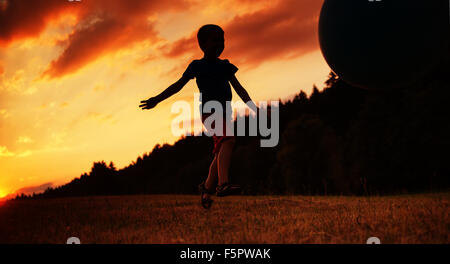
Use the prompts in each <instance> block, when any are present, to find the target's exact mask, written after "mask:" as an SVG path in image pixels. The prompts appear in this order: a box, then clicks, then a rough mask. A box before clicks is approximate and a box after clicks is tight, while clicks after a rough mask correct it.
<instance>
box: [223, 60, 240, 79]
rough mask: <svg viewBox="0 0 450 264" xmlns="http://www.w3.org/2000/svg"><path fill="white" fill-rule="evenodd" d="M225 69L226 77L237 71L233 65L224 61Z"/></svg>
mask: <svg viewBox="0 0 450 264" xmlns="http://www.w3.org/2000/svg"><path fill="white" fill-rule="evenodd" d="M224 62H225V69H226V73H227V76H228V77H231V76H233V75H234V74H235V73H236V72H237V71H238V70H239V69H238V67H236V66H235V65H234V64H232V63H230V62H229V61H228V60H224Z"/></svg>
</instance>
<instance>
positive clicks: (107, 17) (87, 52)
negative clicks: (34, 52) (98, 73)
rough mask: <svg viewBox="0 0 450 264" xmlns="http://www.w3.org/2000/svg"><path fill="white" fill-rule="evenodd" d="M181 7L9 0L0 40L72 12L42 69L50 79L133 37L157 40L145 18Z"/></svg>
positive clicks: (112, 0) (31, 32)
mask: <svg viewBox="0 0 450 264" xmlns="http://www.w3.org/2000/svg"><path fill="white" fill-rule="evenodd" d="M186 8H187V5H186V3H185V0H179V1H176V2H174V1H147V0H136V1H123V0H95V1H94V0H83V1H81V2H69V1H64V0H35V1H25V0H14V1H9V2H8V5H7V7H6V8H5V10H4V11H0V12H1V14H2V16H0V24H1V25H2V27H1V29H0V45H8V44H9V43H11V42H13V41H16V40H20V39H23V38H29V37H37V36H39V34H40V33H42V32H43V31H44V29H45V28H46V26H47V25H48V23H49V22H50V21H52V20H55V19H58V18H59V17H60V16H62V15H64V14H66V13H71V14H73V15H75V16H76V17H77V21H78V25H77V26H76V27H75V29H74V30H73V32H72V33H71V34H70V35H69V37H68V39H66V40H65V41H62V42H61V43H59V45H65V49H64V51H63V52H62V54H61V55H60V56H59V57H58V58H56V59H55V60H54V61H52V62H51V63H50V65H49V67H48V68H47V70H46V71H45V72H44V73H43V75H44V76H49V77H51V78H55V77H60V76H63V75H65V74H68V73H72V72H75V71H77V70H78V69H80V68H82V67H83V66H85V65H86V64H88V63H89V62H92V61H94V60H96V59H97V58H99V57H101V56H104V55H105V54H107V53H110V52H114V51H117V50H119V49H122V48H125V47H130V46H131V45H133V44H135V43H136V42H139V41H143V40H150V41H152V42H155V41H157V40H158V33H157V32H156V31H155V30H154V25H153V23H152V22H150V20H149V19H148V18H149V17H150V16H151V15H154V14H155V13H157V12H159V11H167V10H179V9H186Z"/></svg>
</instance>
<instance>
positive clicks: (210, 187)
mask: <svg viewBox="0 0 450 264" xmlns="http://www.w3.org/2000/svg"><path fill="white" fill-rule="evenodd" d="M197 39H198V44H199V45H200V49H201V50H202V51H203V53H204V57H203V58H202V59H200V60H194V61H192V62H191V63H190V64H189V66H188V68H187V69H186V71H185V72H184V74H183V76H182V77H181V78H180V79H179V80H178V81H176V82H175V83H174V84H172V85H170V86H169V87H168V88H167V89H166V90H164V91H163V92H162V93H160V94H159V95H157V96H155V97H151V98H150V99H148V100H144V101H141V105H139V106H140V107H142V109H143V110H144V109H151V108H153V107H155V106H156V105H157V104H158V103H159V102H161V101H163V100H165V99H167V98H169V97H170V96H172V95H173V94H175V93H177V92H179V91H180V90H181V89H182V88H183V87H184V86H185V85H186V83H187V82H188V81H189V80H190V79H193V78H196V80H197V86H198V88H199V90H200V93H201V103H202V104H203V105H204V104H205V103H206V102H208V101H217V102H219V103H220V104H221V105H222V107H223V110H224V111H223V112H224V113H225V109H226V105H227V104H229V103H230V102H231V87H230V83H231V85H232V86H233V88H234V90H235V91H236V93H237V94H238V95H239V97H241V99H242V100H243V101H244V102H246V103H247V105H249V106H250V108H251V109H252V110H253V111H255V112H256V113H257V112H258V109H257V107H256V105H255V104H254V103H253V102H252V100H251V99H250V96H249V95H248V93H247V91H246V90H245V89H244V87H242V85H241V84H240V83H239V81H238V80H237V78H236V76H235V73H236V71H237V70H238V68H237V67H236V66H234V65H233V64H231V63H230V62H229V61H228V60H221V59H219V58H218V57H219V56H220V54H221V53H222V51H223V49H224V42H225V39H224V31H223V30H222V28H220V27H219V26H217V25H204V26H202V27H201V28H200V29H199V31H198V33H197ZM202 109H203V108H202V106H201V108H200V112H201V113H202V122H203V123H204V122H205V120H206V119H207V118H208V116H209V115H210V114H204V113H203V111H202ZM226 118H227V117H226V116H225V115H224V116H223V120H222V121H223V126H222V127H223V128H224V130H225V126H226V124H225V123H226ZM230 118H231V117H230ZM213 140H214V150H213V153H214V159H213V161H212V163H211V165H210V167H209V174H208V178H207V179H206V181H204V182H202V183H201V184H200V185H199V190H200V192H201V202H202V205H203V207H204V208H209V207H210V206H211V204H212V199H211V195H212V194H214V193H215V194H216V195H217V196H219V197H220V196H227V195H231V194H236V193H239V192H240V190H241V188H240V187H239V186H238V185H233V184H230V183H229V181H228V169H229V167H230V160H231V154H232V151H233V146H234V143H235V138H234V136H228V135H225V133H224V134H223V136H217V135H213ZM216 186H217V187H216ZM215 187H216V188H215Z"/></svg>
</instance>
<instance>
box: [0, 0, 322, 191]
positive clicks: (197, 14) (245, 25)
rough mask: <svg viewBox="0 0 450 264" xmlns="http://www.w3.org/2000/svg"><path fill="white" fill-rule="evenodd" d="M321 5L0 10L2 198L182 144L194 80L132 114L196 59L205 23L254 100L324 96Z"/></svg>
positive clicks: (307, 1)
mask: <svg viewBox="0 0 450 264" xmlns="http://www.w3.org/2000/svg"><path fill="white" fill-rule="evenodd" d="M321 5H322V1H320V0H281V1H273V0H268V1H265V0H264V1H263V0H262V1H252V0H226V1H224V0H209V1H200V0H189V1H188V0H186V1H182V0H180V1H175V0H174V1H138V0H135V1H126V0H123V1H119V0H81V2H69V1H67V0H39V1H38V0H36V1H25V0H9V1H8V0H0V197H2V196H5V195H7V194H8V193H12V192H15V191H17V190H18V189H21V188H28V187H32V186H40V187H39V188H34V189H33V190H34V191H39V190H42V188H45V187H48V186H52V185H53V186H55V185H60V184H64V183H66V182H69V181H70V180H71V179H73V178H75V177H79V176H80V175H81V174H82V173H83V172H89V171H90V168H91V167H92V163H93V162H94V161H100V160H105V161H106V162H108V163H109V161H113V162H114V163H115V164H116V167H117V168H122V167H124V166H126V165H128V164H129V163H130V162H132V161H133V160H135V159H136V158H137V157H138V156H139V155H142V154H143V153H146V152H149V151H151V150H152V148H153V147H154V146H155V145H156V144H157V143H173V142H174V141H175V140H177V137H175V136H173V135H172V133H171V122H172V119H173V118H174V117H175V116H176V115H175V114H171V111H170V108H171V105H172V103H174V102H175V101H177V100H186V101H188V102H191V103H192V104H193V94H194V93H195V92H197V91H198V89H197V87H196V84H195V81H190V82H189V83H188V85H187V86H186V87H185V88H184V89H183V90H182V91H181V92H180V93H179V94H177V95H175V96H173V97H171V98H170V99H169V100H167V101H165V102H163V103H161V104H159V105H158V106H157V107H156V108H155V109H152V110H150V111H142V110H140V109H139V107H138V105H139V101H140V100H143V99H147V98H148V97H150V96H154V95H156V94H157V93H159V92H161V91H162V90H164V89H165V88H167V86H168V85H170V84H171V83H173V82H174V81H176V80H177V79H178V78H179V77H181V74H182V73H183V72H184V70H185V68H186V67H187V65H188V64H189V62H190V61H191V60H192V59H194V58H201V57H202V53H201V51H200V49H199V48H198V45H197V41H196V38H195V34H196V32H197V30H198V28H199V27H200V26H202V25H204V24H210V23H213V24H218V25H220V26H222V27H223V28H224V30H225V51H224V53H223V54H222V56H221V58H223V59H224V58H226V59H229V60H230V62H232V63H233V64H235V65H236V66H237V67H238V68H239V71H238V72H237V74H236V76H237V78H238V79H239V80H240V82H241V83H242V84H243V86H244V87H245V88H246V89H247V91H248V92H249V94H250V96H251V97H252V99H253V100H254V101H256V102H258V101H261V100H269V99H279V98H281V99H282V100H286V99H289V98H291V96H292V95H294V94H296V93H298V92H299V91H300V90H304V91H305V92H306V93H308V94H309V93H310V92H311V89H312V86H313V84H316V85H317V86H318V87H319V88H321V87H322V86H323V82H324V81H325V80H326V77H327V75H328V73H329V71H330V69H329V67H328V66H327V64H326V63H325V61H324V59H323V57H322V54H321V52H320V50H319V47H318V37H317V22H318V15H319V11H320V7H321ZM233 99H234V100H240V99H239V98H238V96H237V95H236V94H235V93H234V92H233ZM24 190H28V191H30V190H31V189H29V188H28V189H24Z"/></svg>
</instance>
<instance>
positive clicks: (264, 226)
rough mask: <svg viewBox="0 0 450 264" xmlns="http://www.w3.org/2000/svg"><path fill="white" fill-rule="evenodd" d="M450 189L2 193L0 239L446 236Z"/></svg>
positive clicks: (435, 239) (437, 239) (420, 239)
mask: <svg viewBox="0 0 450 264" xmlns="http://www.w3.org/2000/svg"><path fill="white" fill-rule="evenodd" d="M449 198H450V194H448V193H441V194H423V195H414V196H413V195H412V196H392V197H340V196H334V197H333V196H328V197H320V196H244V197H242V196H241V197H238V196H237V197H226V198H216V199H215V200H216V201H215V203H214V204H213V207H212V208H211V209H210V210H209V211H207V210H204V209H202V208H201V207H200V206H199V201H198V200H199V197H198V196H191V195H139V196H112V197H81V198H64V199H49V200H34V201H33V200H31V201H9V202H7V203H6V204H4V205H2V206H1V207H0V243H65V241H66V240H67V238H68V237H71V236H76V237H79V238H80V239H81V242H82V243H365V241H366V240H367V238H369V237H371V236H376V237H379V238H380V239H381V242H382V243H449V242H450V232H449V231H450V219H449V204H450V199H449Z"/></svg>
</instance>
